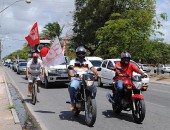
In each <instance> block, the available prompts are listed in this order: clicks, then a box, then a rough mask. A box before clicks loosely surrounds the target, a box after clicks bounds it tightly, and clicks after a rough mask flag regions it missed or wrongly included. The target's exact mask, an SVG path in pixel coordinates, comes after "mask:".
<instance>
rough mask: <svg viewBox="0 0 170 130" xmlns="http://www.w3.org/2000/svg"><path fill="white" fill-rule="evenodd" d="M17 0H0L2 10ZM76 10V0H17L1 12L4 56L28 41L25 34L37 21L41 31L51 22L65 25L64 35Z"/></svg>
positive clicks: (0, 31) (0, 33)
mask: <svg viewBox="0 0 170 130" xmlns="http://www.w3.org/2000/svg"><path fill="white" fill-rule="evenodd" d="M14 2H15V0H0V10H2V9H4V8H6V7H8V6H9V5H11V4H12V3H14ZM73 10H74V0H39V1H38V0H31V3H30V4H26V3H25V2H24V0H21V1H20V2H16V3H15V4H13V5H12V6H10V7H9V8H7V9H6V10H4V11H3V12H2V13H0V39H1V40H2V45H3V48H2V57H4V56H5V55H7V54H10V53H11V52H14V51H16V50H18V49H22V47H23V45H24V43H26V40H25V36H27V35H28V34H29V32H30V29H31V27H32V25H33V24H34V23H35V22H37V23H38V27H39V32H41V31H42V30H43V29H44V28H43V27H44V26H45V25H46V24H48V23H49V22H58V23H59V24H60V25H61V26H63V25H65V28H64V30H63V34H62V35H63V36H64V35H65V33H66V32H67V31H68V29H69V28H70V27H69V26H70V25H69V23H70V22H71V21H72V15H71V14H70V12H71V11H73Z"/></svg>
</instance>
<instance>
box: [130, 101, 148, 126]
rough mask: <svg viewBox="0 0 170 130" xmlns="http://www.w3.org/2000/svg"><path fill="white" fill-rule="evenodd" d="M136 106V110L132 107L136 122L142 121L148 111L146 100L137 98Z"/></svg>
mask: <svg viewBox="0 0 170 130" xmlns="http://www.w3.org/2000/svg"><path fill="white" fill-rule="evenodd" d="M135 107H136V110H134V108H132V115H133V119H134V121H135V122H136V123H141V122H142V121H143V120H144V118H145V112H146V108H145V102H144V100H140V99H135Z"/></svg>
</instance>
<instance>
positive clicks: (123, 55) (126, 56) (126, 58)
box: [121, 51, 131, 65]
mask: <svg viewBox="0 0 170 130" xmlns="http://www.w3.org/2000/svg"><path fill="white" fill-rule="evenodd" d="M130 59H131V55H130V53H129V52H126V51H124V52H122V53H121V62H122V63H123V64H125V65H128V64H129V62H130Z"/></svg>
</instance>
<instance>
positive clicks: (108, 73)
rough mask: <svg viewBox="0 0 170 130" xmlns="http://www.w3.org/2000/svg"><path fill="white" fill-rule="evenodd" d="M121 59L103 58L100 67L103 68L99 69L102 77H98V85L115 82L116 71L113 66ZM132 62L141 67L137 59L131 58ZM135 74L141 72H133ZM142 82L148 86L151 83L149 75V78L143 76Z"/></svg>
mask: <svg viewBox="0 0 170 130" xmlns="http://www.w3.org/2000/svg"><path fill="white" fill-rule="evenodd" d="M119 61H120V59H105V60H103V62H102V64H101V67H100V69H101V70H100V71H99V72H100V74H101V78H98V86H101V87H102V86H103V84H107V85H112V84H113V82H114V81H113V77H114V76H115V71H114V70H113V68H114V66H115V64H116V63H117V62H119ZM130 62H132V63H134V64H136V65H137V66H138V67H139V65H138V64H137V63H136V62H135V61H133V60H131V61H130ZM139 68H140V67H139ZM145 74H146V73H145ZM133 75H139V74H137V73H135V72H133ZM146 75H147V74H146ZM142 82H143V84H144V85H146V86H148V85H149V76H147V78H143V79H142Z"/></svg>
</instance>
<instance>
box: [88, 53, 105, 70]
mask: <svg viewBox="0 0 170 130" xmlns="http://www.w3.org/2000/svg"><path fill="white" fill-rule="evenodd" d="M86 59H88V60H89V61H90V62H91V63H92V65H93V66H94V67H95V68H96V69H97V68H99V67H100V66H101V64H102V61H103V59H102V58H100V57H96V56H92V57H90V56H88V57H86Z"/></svg>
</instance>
